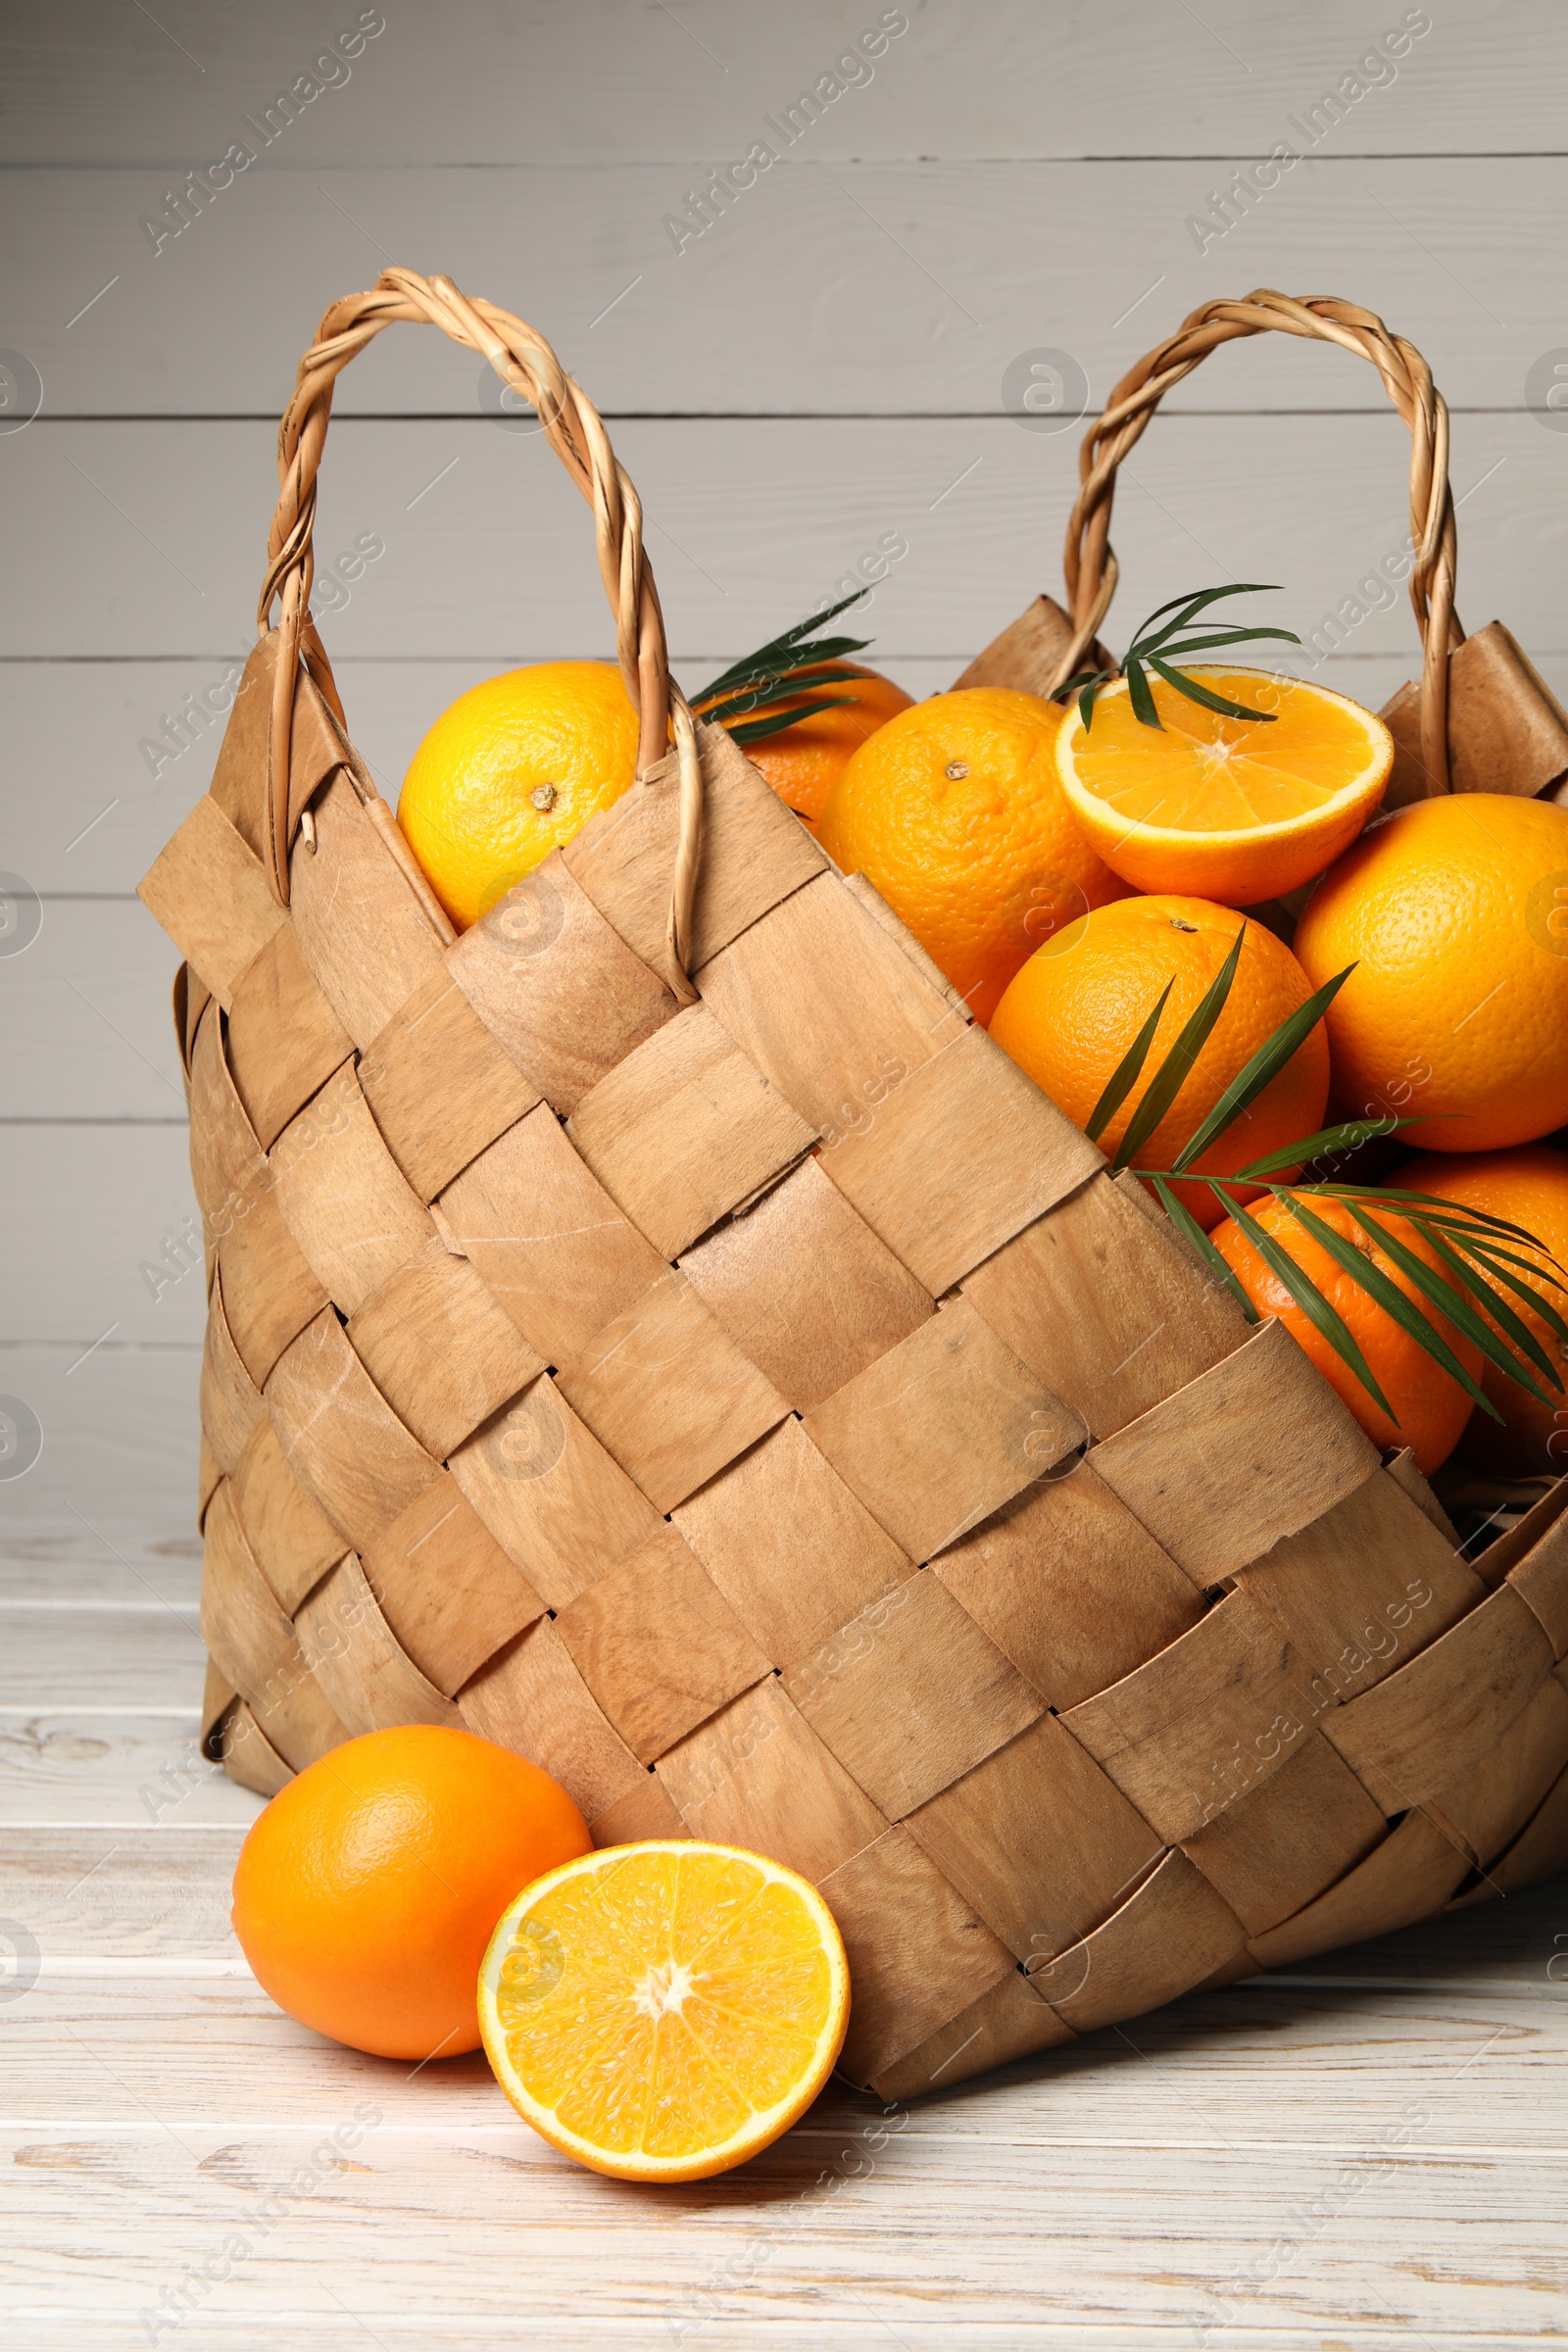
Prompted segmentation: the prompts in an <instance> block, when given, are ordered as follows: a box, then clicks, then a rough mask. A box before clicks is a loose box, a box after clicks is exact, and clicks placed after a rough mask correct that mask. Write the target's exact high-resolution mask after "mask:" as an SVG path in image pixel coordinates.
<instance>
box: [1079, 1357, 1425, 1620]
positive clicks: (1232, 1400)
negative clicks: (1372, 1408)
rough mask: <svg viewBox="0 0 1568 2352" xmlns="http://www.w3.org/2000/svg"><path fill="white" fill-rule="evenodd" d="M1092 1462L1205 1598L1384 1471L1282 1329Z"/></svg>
mask: <svg viewBox="0 0 1568 2352" xmlns="http://www.w3.org/2000/svg"><path fill="white" fill-rule="evenodd" d="M1089 1460H1090V1464H1091V1466H1092V1468H1093V1469H1094V1470H1095V1471H1097V1472H1098V1474H1099V1476H1100V1477H1101V1478H1103V1480H1104V1482H1105V1484H1106V1485H1107V1486H1108V1487H1110V1488H1111V1489H1112V1490H1113V1491H1114V1492H1115V1493H1116V1494H1117V1495H1120V1496H1121V1499H1122V1501H1123V1502H1125V1503H1126V1505H1127V1507H1128V1509H1129V1510H1130V1511H1132V1512H1133V1514H1134V1515H1135V1517H1137V1518H1139V1519H1141V1520H1142V1521H1143V1523H1144V1525H1145V1526H1146V1527H1147V1528H1148V1529H1149V1530H1150V1531H1151V1533H1152V1535H1154V1536H1155V1537H1157V1539H1158V1541H1159V1542H1160V1543H1161V1544H1163V1545H1164V1547H1165V1549H1166V1550H1167V1551H1168V1552H1169V1553H1170V1555H1171V1558H1172V1559H1173V1560H1175V1561H1176V1563H1177V1565H1178V1566H1179V1567H1181V1568H1185V1569H1186V1571H1187V1573H1188V1575H1189V1576H1191V1577H1192V1579H1193V1581H1194V1583H1195V1584H1197V1585H1199V1586H1201V1587H1202V1586H1208V1585H1212V1584H1214V1583H1217V1581H1218V1580H1219V1579H1220V1578H1221V1577H1222V1576H1227V1575H1229V1574H1231V1573H1232V1572H1233V1571H1234V1570H1235V1569H1238V1568H1241V1567H1245V1566H1246V1564H1247V1562H1248V1561H1250V1560H1254V1559H1256V1558H1257V1557H1258V1555H1259V1554H1260V1553H1261V1552H1265V1551H1267V1550H1268V1549H1269V1548H1270V1546H1271V1545H1272V1544H1277V1543H1278V1542H1279V1541H1280V1539H1281V1537H1282V1536H1289V1535H1294V1534H1295V1533H1296V1531H1297V1529H1298V1528H1301V1527H1304V1526H1305V1525H1306V1524H1307V1522H1308V1521H1309V1520H1312V1519H1316V1518H1317V1517H1319V1516H1320V1515H1321V1513H1323V1512H1324V1511H1327V1510H1331V1509H1332V1508H1333V1506H1334V1504H1335V1503H1337V1502H1340V1501H1342V1500H1343V1499H1344V1497H1345V1496H1346V1495H1348V1494H1349V1493H1350V1492H1351V1491H1352V1489H1354V1488H1355V1487H1357V1486H1359V1485H1360V1484H1361V1482H1362V1480H1363V1479H1366V1478H1369V1477H1371V1476H1372V1474H1373V1473H1374V1472H1375V1471H1376V1470H1377V1468H1378V1466H1379V1465H1378V1457H1377V1454H1376V1453H1375V1452H1374V1450H1373V1448H1372V1446H1370V1445H1369V1444H1368V1442H1367V1440H1366V1439H1365V1438H1364V1437H1363V1436H1362V1434H1361V1432H1360V1430H1359V1429H1358V1428H1357V1427H1356V1425H1355V1423H1354V1422H1353V1421H1352V1420H1351V1419H1350V1416H1349V1414H1348V1412H1347V1411H1346V1410H1345V1407H1344V1406H1343V1405H1342V1404H1341V1403H1340V1401H1339V1398H1338V1397H1335V1396H1334V1395H1333V1394H1332V1393H1331V1392H1330V1391H1329V1390H1328V1389H1327V1388H1326V1386H1325V1385H1324V1383H1323V1382H1322V1381H1321V1380H1319V1378H1318V1376H1317V1374H1316V1373H1315V1372H1314V1371H1313V1370H1312V1367H1311V1366H1310V1364H1309V1363H1308V1362H1307V1359H1306V1357H1305V1356H1304V1355H1303V1354H1302V1353H1301V1350H1300V1349H1299V1348H1298V1347H1297V1345H1296V1342H1295V1341H1294V1340H1293V1339H1292V1338H1291V1336H1290V1334H1289V1333H1288V1332H1287V1331H1286V1329H1285V1327H1284V1325H1283V1324H1282V1323H1276V1322H1268V1323H1265V1324H1264V1325H1263V1327H1262V1329H1261V1330H1260V1331H1257V1332H1254V1333H1253V1335H1252V1337H1251V1338H1250V1340H1247V1341H1246V1342H1244V1344H1243V1345H1242V1346H1241V1347H1240V1348H1237V1349H1236V1350H1235V1352H1234V1353H1233V1354H1232V1355H1230V1356H1228V1357H1226V1359H1225V1360H1224V1361H1223V1362H1222V1363H1220V1364H1218V1365H1216V1366H1215V1367H1214V1369H1213V1370H1212V1371H1209V1372H1204V1373H1201V1374H1200V1375H1199V1377H1198V1378H1197V1379H1196V1380H1194V1381H1190V1382H1189V1383H1188V1385H1187V1387H1186V1388H1183V1389H1178V1390H1177V1391H1176V1393H1175V1395H1174V1396H1173V1397H1168V1398H1167V1399H1166V1400H1165V1402H1164V1403H1162V1404H1156V1405H1153V1406H1152V1407H1151V1408H1150V1410H1149V1411H1148V1412H1146V1413H1144V1414H1142V1415H1141V1416H1140V1417H1139V1419H1138V1420H1136V1421H1132V1422H1129V1423H1128V1424H1127V1426H1126V1427H1125V1428H1124V1429H1122V1430H1119V1431H1118V1432H1117V1433H1116V1435H1115V1436H1114V1437H1110V1438H1106V1439H1104V1440H1103V1442H1102V1443H1101V1444H1100V1445H1098V1446H1093V1447H1091V1449H1090V1454H1089Z"/></svg>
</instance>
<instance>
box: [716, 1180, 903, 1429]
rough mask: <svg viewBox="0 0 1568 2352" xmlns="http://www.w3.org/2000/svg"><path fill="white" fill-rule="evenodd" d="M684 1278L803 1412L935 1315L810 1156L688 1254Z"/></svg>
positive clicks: (767, 1374) (759, 1365) (726, 1328)
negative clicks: (779, 1182)
mask: <svg viewBox="0 0 1568 2352" xmlns="http://www.w3.org/2000/svg"><path fill="white" fill-rule="evenodd" d="M680 1270H681V1272H682V1273H683V1274H684V1275H685V1277H686V1279H687V1281H688V1282H689V1283H690V1284H691V1285H692V1288H693V1289H694V1290H695V1291H696V1292H697V1294H698V1296H699V1298H700V1299H702V1301H703V1304H704V1305H705V1306H706V1307H707V1308H708V1310H709V1312H710V1313H711V1315H712V1316H714V1318H715V1319H716V1320H717V1321H718V1322H719V1323H721V1324H722V1325H723V1327H724V1329H725V1330H726V1331H727V1332H728V1333H729V1335H730V1337H731V1339H732V1340H734V1342H735V1344H736V1346H737V1347H738V1348H741V1350H742V1351H743V1353H744V1354H746V1355H748V1356H750V1357H751V1359H752V1361H753V1363H754V1364H756V1365H757V1366H758V1368H759V1370H760V1371H761V1372H763V1373H765V1374H766V1376H767V1378H768V1379H769V1380H770V1381H771V1382H772V1383H773V1386H774V1387H775V1388H776V1389H777V1390H778V1392H779V1394H780V1396H782V1397H787V1398H788V1399H789V1402H790V1403H791V1404H792V1405H794V1406H795V1408H796V1410H797V1411H798V1412H806V1411H809V1409H810V1407H811V1406H812V1405H813V1404H820V1403H821V1402H822V1400H823V1398H824V1397H831V1396H832V1395H833V1392H834V1391H835V1389H841V1388H843V1386H844V1384H845V1382H846V1381H848V1380H853V1379H854V1377H855V1375H856V1373H857V1372H863V1371H864V1370H865V1368H866V1366H867V1365H868V1364H872V1363H874V1362H875V1361H876V1358H877V1357H878V1356H879V1355H881V1354H883V1353H884V1352H885V1351H886V1349H888V1348H892V1347H894V1346H895V1345H896V1344H897V1343H898V1341H900V1340H903V1339H907V1337H908V1335H909V1333H910V1332H911V1331H913V1330H914V1328H915V1326H916V1325H917V1324H919V1323H923V1322H924V1321H925V1319H926V1317H927V1316H928V1315H930V1314H931V1313H933V1312H934V1307H933V1302H932V1299H931V1296H930V1294H929V1292H927V1291H925V1290H923V1289H922V1288H921V1286H920V1284H919V1283H918V1282H916V1280H915V1279H914V1276H913V1275H912V1274H911V1273H910V1272H909V1270H908V1268H907V1266H905V1265H903V1264H901V1263H900V1261H899V1259H898V1258H896V1257H895V1256H894V1254H893V1252H892V1250H890V1249H889V1248H888V1247H887V1245H886V1243H885V1242H880V1241H878V1239H877V1237H876V1235H875V1234H874V1233H873V1232H872V1231H871V1228H870V1226H869V1225H867V1224H866V1222H865V1220H864V1219H863V1217H860V1216H858V1214H857V1213H856V1211H855V1210H854V1209H853V1208H851V1206H850V1204H849V1202H848V1201H846V1200H845V1198H844V1196H843V1194H842V1193H841V1192H839V1190H838V1189H837V1187H836V1186H835V1185H833V1184H831V1183H830V1182H829V1180H828V1178H827V1177H826V1175H824V1173H823V1170H822V1162H821V1159H820V1157H819V1156H815V1155H813V1156H812V1157H811V1158H809V1159H808V1160H806V1161H804V1162H803V1164H802V1165H801V1166H800V1167H798V1168H795V1169H793V1170H792V1171H791V1172H790V1174H789V1175H788V1176H786V1177H785V1179H784V1181H783V1183H782V1184H777V1185H774V1186H773V1187H772V1189H771V1190H770V1191H768V1192H767V1193H765V1194H764V1195H763V1196H762V1198H761V1199H760V1201H757V1202H756V1204H755V1205H754V1206H752V1207H750V1208H748V1209H747V1210H746V1211H745V1213H744V1214H743V1215H738V1216H735V1217H732V1218H730V1219H729V1220H728V1222H727V1223H725V1224H723V1225H720V1226H718V1227H716V1228H715V1230H714V1231H713V1232H712V1233H711V1234H709V1235H708V1236H707V1237H706V1239H705V1240H703V1241H701V1242H699V1244H698V1245H697V1247H696V1249H694V1250H687V1251H686V1252H685V1253H684V1255H683V1256H682V1258H681V1269H680Z"/></svg>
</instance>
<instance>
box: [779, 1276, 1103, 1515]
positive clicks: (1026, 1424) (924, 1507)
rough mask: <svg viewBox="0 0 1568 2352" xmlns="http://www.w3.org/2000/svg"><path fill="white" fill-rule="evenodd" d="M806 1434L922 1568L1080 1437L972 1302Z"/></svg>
mask: <svg viewBox="0 0 1568 2352" xmlns="http://www.w3.org/2000/svg"><path fill="white" fill-rule="evenodd" d="M806 1432H807V1435H808V1437H809V1439H810V1440H811V1442H812V1444H813V1445H814V1446H819V1447H820V1449H821V1451H822V1452H823V1453H825V1454H826V1456H827V1458H828V1460H829V1461H830V1462H831V1463H832V1464H833V1467H834V1468H835V1469H836V1470H837V1471H838V1473H839V1475H840V1477H841V1478H842V1479H843V1480H844V1482H845V1484H846V1486H848V1487H849V1488H851V1489H852V1490H853V1492H854V1493H855V1494H857V1495H858V1496H859V1497H860V1500H861V1501H862V1502H863V1503H864V1504H865V1506H866V1508H867V1509H868V1510H869V1511H870V1512H871V1514H872V1516H873V1517H874V1518H876V1519H878V1520H879V1521H880V1522H881V1524H882V1525H883V1526H884V1527H885V1528H886V1529H887V1531H888V1533H889V1535H891V1536H892V1538H893V1539H894V1542H895V1543H897V1544H901V1545H902V1547H903V1548H904V1550H905V1551H906V1552H907V1554H908V1556H909V1557H910V1559H912V1560H926V1559H929V1558H930V1557H931V1555H932V1554H933V1553H934V1552H937V1551H940V1550H941V1549H942V1548H943V1547H944V1546H945V1545H946V1544H952V1543H956V1541H957V1539H958V1538H959V1537H960V1536H962V1535H964V1534H966V1533H967V1532H968V1530H969V1529H970V1528H971V1527H974V1526H976V1525H977V1524H978V1523H979V1521H981V1520H982V1519H986V1518H989V1517H990V1515H991V1513H992V1512H993V1511H995V1510H998V1509H1000V1508H1001V1506H1002V1505H1003V1504H1004V1503H1005V1502H1008V1501H1010V1500H1011V1498H1012V1496H1013V1495H1016V1494H1018V1493H1020V1492H1021V1490H1022V1489H1023V1488H1024V1487H1026V1486H1028V1485H1029V1484H1030V1483H1031V1481H1032V1480H1034V1479H1036V1478H1038V1477H1040V1476H1041V1474H1042V1473H1043V1472H1044V1471H1047V1470H1049V1469H1050V1468H1051V1467H1052V1465H1053V1463H1054V1462H1057V1461H1059V1460H1060V1459H1061V1458H1062V1456H1063V1455H1064V1454H1066V1453H1068V1452H1069V1451H1070V1450H1071V1448H1072V1446H1073V1445H1074V1443H1075V1442H1076V1440H1077V1438H1078V1436H1079V1432H1078V1431H1077V1430H1076V1429H1075V1428H1074V1426H1073V1423H1072V1419H1071V1416H1070V1415H1069V1414H1068V1413H1067V1412H1066V1410H1065V1409H1064V1408H1063V1407H1062V1406H1061V1405H1060V1404H1059V1403H1058V1402H1057V1400H1056V1398H1055V1397H1053V1396H1052V1395H1051V1394H1050V1392H1049V1391H1048V1390H1046V1389H1044V1388H1042V1387H1041V1385H1040V1384H1039V1382H1038V1381H1036V1380H1035V1379H1034V1377H1033V1375H1032V1374H1031V1373H1029V1372H1028V1371H1026V1370H1025V1368H1024V1366H1023V1365H1022V1364H1021V1363H1019V1361H1018V1359H1017V1357H1016V1356H1014V1355H1012V1354H1010V1353H1009V1352H1008V1350H1007V1349H1006V1348H1005V1347H1004V1346H1003V1344H1002V1342H1001V1341H1000V1340H999V1339H998V1338H997V1336H996V1334H995V1332H993V1331H992V1330H991V1328H990V1326H989V1325H988V1324H986V1323H984V1322H982V1320H981V1318H980V1317H979V1316H978V1315H977V1314H976V1313H975V1311H974V1309H973V1307H971V1306H970V1305H968V1303H967V1302H966V1301H965V1300H961V1299H960V1300H959V1301H958V1302H957V1303H956V1304H955V1305H953V1306H950V1307H946V1308H944V1309H943V1311H942V1313H940V1314H939V1315H934V1316H933V1317H932V1318H931V1320H930V1321H929V1322H926V1323H922V1324H921V1325H920V1326H919V1328H918V1329H917V1330H916V1331H914V1332H912V1333H911V1334H910V1336H909V1338H908V1339H907V1340H904V1341H902V1342H901V1343H900V1345H899V1346H898V1347H897V1348H889V1349H888V1351H887V1353H886V1354H885V1355H883V1356H880V1357H879V1358H878V1360H877V1361H876V1362H875V1363H874V1364H872V1365H870V1366H868V1368H867V1369H866V1370H865V1371H864V1372H861V1373H859V1374H858V1376H857V1378H856V1379H854V1380H852V1381H849V1382H847V1383H846V1384H845V1386H844V1387H843V1388H842V1389H840V1390H839V1391H838V1393H837V1394H836V1395H835V1396H833V1397H829V1398H828V1400H827V1402H826V1403H825V1404H820V1405H818V1406H817V1407H816V1409H815V1411H814V1412H810V1413H808V1414H807V1415H806Z"/></svg>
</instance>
